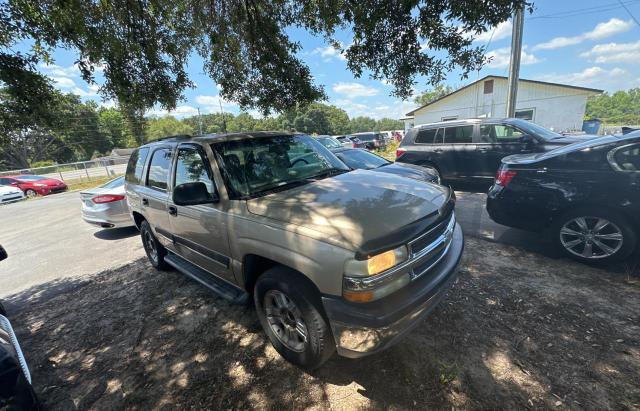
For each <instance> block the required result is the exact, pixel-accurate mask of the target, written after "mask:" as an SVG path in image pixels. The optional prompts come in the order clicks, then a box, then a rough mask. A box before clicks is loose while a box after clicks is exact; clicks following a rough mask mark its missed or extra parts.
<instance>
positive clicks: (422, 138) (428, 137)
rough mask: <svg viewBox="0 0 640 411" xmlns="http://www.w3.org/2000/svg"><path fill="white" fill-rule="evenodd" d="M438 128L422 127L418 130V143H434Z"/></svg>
mask: <svg viewBox="0 0 640 411" xmlns="http://www.w3.org/2000/svg"><path fill="white" fill-rule="evenodd" d="M436 131H437V129H435V128H431V129H422V130H420V131H418V135H417V136H416V143H418V144H433V140H434V139H435V138H436Z"/></svg>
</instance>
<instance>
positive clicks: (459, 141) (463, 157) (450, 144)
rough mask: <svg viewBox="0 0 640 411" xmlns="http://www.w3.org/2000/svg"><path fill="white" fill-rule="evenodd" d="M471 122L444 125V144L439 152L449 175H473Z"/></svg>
mask: <svg viewBox="0 0 640 411" xmlns="http://www.w3.org/2000/svg"><path fill="white" fill-rule="evenodd" d="M473 128H474V126H473V124H468V125H465V124H461V125H459V126H451V127H446V128H445V129H444V144H443V146H442V152H441V154H440V157H441V160H440V162H441V164H444V166H443V167H444V168H445V169H447V170H450V175H451V177H469V176H475V175H476V170H475V162H474V161H473V160H474V157H475V144H473V141H472V140H473Z"/></svg>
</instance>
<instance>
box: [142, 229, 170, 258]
mask: <svg viewBox="0 0 640 411" xmlns="http://www.w3.org/2000/svg"><path fill="white" fill-rule="evenodd" d="M140 237H141V238H142V246H143V247H144V251H145V253H147V257H148V258H149V261H150V262H151V265H153V266H154V267H155V268H157V269H158V270H166V269H168V268H169V265H168V264H167V263H166V262H165V261H164V257H165V256H166V255H167V249H166V248H164V246H163V245H162V244H160V242H158V239H157V238H156V236H155V235H153V231H151V226H150V225H149V223H148V222H147V221H146V220H145V221H143V222H142V223H141V224H140Z"/></svg>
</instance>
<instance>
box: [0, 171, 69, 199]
mask: <svg viewBox="0 0 640 411" xmlns="http://www.w3.org/2000/svg"><path fill="white" fill-rule="evenodd" d="M0 185H3V186H13V187H18V188H19V189H20V190H22V191H24V194H25V195H26V196H27V197H35V196H37V195H41V196H46V195H47V194H53V193H60V192H62V191H67V185H66V184H65V183H63V182H62V181H60V180H56V179H55V178H49V177H43V176H34V175H31V174H24V175H19V176H3V177H0Z"/></svg>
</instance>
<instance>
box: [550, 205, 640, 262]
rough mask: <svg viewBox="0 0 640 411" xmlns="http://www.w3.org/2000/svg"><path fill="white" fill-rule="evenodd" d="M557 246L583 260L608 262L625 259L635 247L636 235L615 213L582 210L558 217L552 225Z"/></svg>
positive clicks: (574, 257)
mask: <svg viewBox="0 0 640 411" xmlns="http://www.w3.org/2000/svg"><path fill="white" fill-rule="evenodd" d="M553 231H554V239H555V243H556V245H557V246H558V247H559V248H560V249H561V250H562V251H563V252H564V253H565V254H566V255H567V256H569V257H571V258H573V259H574V260H578V261H581V262H584V263H602V264H607V263H611V262H615V261H621V260H623V259H625V258H627V257H628V256H629V255H631V253H632V252H633V251H634V250H635V248H636V244H637V235H636V233H635V232H634V231H633V229H632V228H631V225H630V224H629V222H628V221H627V220H626V219H625V218H624V217H622V216H620V215H618V214H616V213H610V212H607V211H601V210H593V209H582V210H576V211H573V212H570V213H568V214H565V215H564V216H563V217H561V218H558V219H557V220H556V222H555V224H554V226H553Z"/></svg>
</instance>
